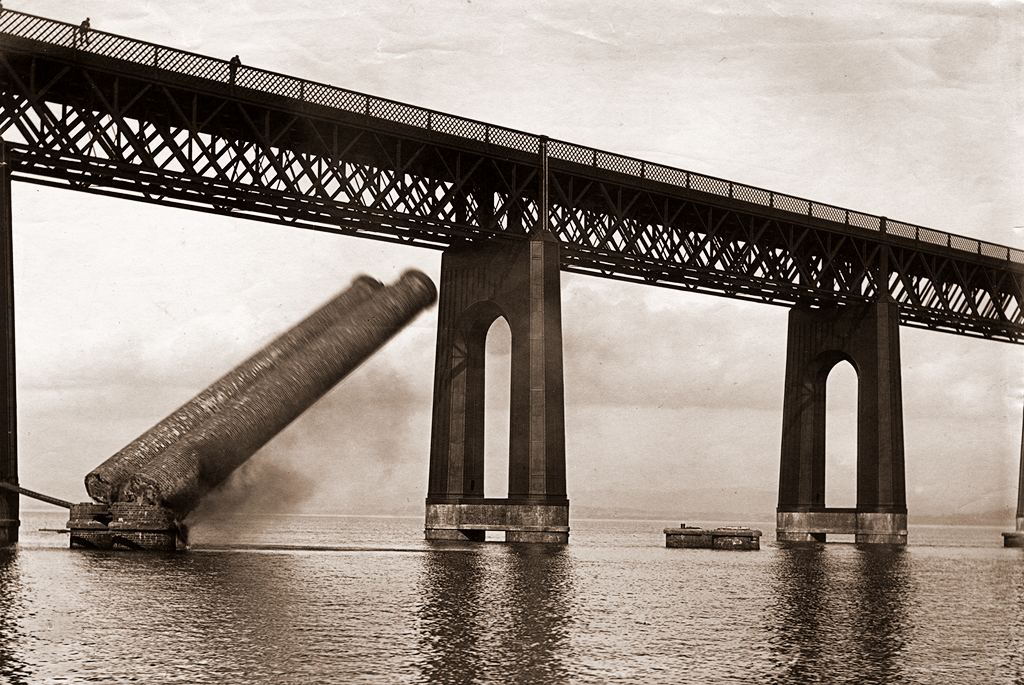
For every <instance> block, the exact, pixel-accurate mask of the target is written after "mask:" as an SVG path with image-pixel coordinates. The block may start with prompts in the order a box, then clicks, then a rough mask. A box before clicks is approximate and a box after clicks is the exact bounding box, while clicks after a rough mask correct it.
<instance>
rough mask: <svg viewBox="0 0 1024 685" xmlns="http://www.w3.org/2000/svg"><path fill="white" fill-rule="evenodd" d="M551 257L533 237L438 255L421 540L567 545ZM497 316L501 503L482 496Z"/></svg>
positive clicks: (557, 316)
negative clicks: (503, 472)
mask: <svg viewBox="0 0 1024 685" xmlns="http://www.w3.org/2000/svg"><path fill="white" fill-rule="evenodd" d="M558 251H559V246H558V243H557V241H556V240H555V238H554V236H552V235H551V234H550V233H549V232H547V231H540V232H538V233H537V234H535V235H534V237H533V238H531V240H529V241H524V242H521V243H513V244H500V245H487V246H483V247H480V246H457V247H451V248H449V249H448V250H446V251H445V253H444V255H443V256H442V259H441V287H440V295H439V303H438V327H437V357H436V366H435V369H434V406H433V425H432V429H431V441H430V484H429V489H428V492H427V501H426V525H425V534H426V538H427V539H428V540H466V539H469V540H483V539H484V538H485V532H486V531H488V530H492V531H505V540H506V541H507V542H543V543H565V542H568V540H569V500H568V498H567V497H566V492H565V404H564V393H563V385H562V314H561V297H560V293H559V287H560V278H559V268H558V266H559V261H558V260H559V257H558ZM498 317H504V318H505V320H506V321H507V322H508V325H509V328H510V329H511V332H512V368H511V396H510V400H511V407H510V415H509V419H510V420H509V469H508V498H507V499H494V498H491V499H485V498H484V343H485V340H486V336H487V330H488V329H489V328H490V326H491V324H492V323H493V322H494V321H495V320H496V319H497V318H498Z"/></svg>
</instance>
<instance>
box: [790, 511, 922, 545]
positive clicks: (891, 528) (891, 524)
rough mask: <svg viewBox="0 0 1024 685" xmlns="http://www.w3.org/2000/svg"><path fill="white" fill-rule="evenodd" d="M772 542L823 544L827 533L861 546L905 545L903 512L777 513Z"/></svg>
mask: <svg viewBox="0 0 1024 685" xmlns="http://www.w3.org/2000/svg"><path fill="white" fill-rule="evenodd" d="M775 531H776V532H775V539H776V540H778V541H779V542H827V535H828V534H829V533H833V534H837V535H854V536H855V537H854V541H855V542H857V543H862V544H883V545H905V544H907V515H906V514H905V513H889V512H868V511H857V510H856V509H824V510H821V511H802V512H798V511H780V512H778V513H776V515H775Z"/></svg>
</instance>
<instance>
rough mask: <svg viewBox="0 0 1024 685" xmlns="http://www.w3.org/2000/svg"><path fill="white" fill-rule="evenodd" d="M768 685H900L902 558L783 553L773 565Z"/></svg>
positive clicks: (798, 549) (803, 550)
mask: <svg viewBox="0 0 1024 685" xmlns="http://www.w3.org/2000/svg"><path fill="white" fill-rule="evenodd" d="M772 571H773V575H774V583H773V587H772V591H773V597H772V603H771V609H770V610H769V611H768V612H767V615H768V617H769V622H770V626H771V632H772V634H771V638H770V643H771V648H772V650H773V652H774V653H775V656H776V662H777V663H778V664H779V666H780V672H778V673H777V674H776V675H775V677H774V679H773V682H777V683H820V682H823V681H827V680H830V679H831V680H834V679H835V676H837V675H838V674H843V675H844V676H845V677H846V678H849V679H851V681H852V682H858V683H892V682H901V679H902V675H903V674H901V670H900V654H901V652H902V651H903V649H904V647H905V646H906V643H907V640H908V633H909V630H910V629H911V627H912V626H911V625H910V623H909V619H908V613H907V606H908V604H909V603H910V602H911V601H912V598H911V595H912V585H911V581H910V578H909V573H908V557H907V552H906V550H904V549H900V548H895V547H878V548H873V547H869V546H858V547H857V548H855V549H850V548H849V547H846V548H838V549H837V548H835V547H826V546H824V545H807V546H793V547H782V548H779V549H778V550H777V553H776V556H775V559H774V562H773V564H772Z"/></svg>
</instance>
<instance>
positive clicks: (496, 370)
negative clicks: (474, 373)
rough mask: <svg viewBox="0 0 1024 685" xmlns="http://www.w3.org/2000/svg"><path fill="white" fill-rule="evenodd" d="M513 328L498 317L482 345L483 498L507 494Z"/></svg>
mask: <svg viewBox="0 0 1024 685" xmlns="http://www.w3.org/2000/svg"><path fill="white" fill-rule="evenodd" d="M511 388H512V330H511V329H510V328H509V326H508V322H507V321H505V318H504V317H501V316H499V317H498V318H497V319H495V320H494V323H492V324H491V327H490V328H489V329H488V330H487V339H486V342H485V345H484V497H497V498H505V497H508V458H509V454H508V449H509V447H508V445H509V429H510V418H509V417H510V415H511Z"/></svg>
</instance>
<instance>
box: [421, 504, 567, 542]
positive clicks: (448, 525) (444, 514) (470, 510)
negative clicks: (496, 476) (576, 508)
mask: <svg viewBox="0 0 1024 685" xmlns="http://www.w3.org/2000/svg"><path fill="white" fill-rule="evenodd" d="M424 528H425V531H424V532H425V534H426V539H427V540H473V541H483V540H484V538H485V534H486V532H487V531H489V530H490V531H505V542H540V543H553V544H564V543H566V542H568V541H569V503H568V501H566V502H565V503H563V504H531V503H525V502H520V503H517V502H510V501H509V500H496V499H487V500H481V501H479V502H461V503H458V504H427V517H426V525H425V526H424Z"/></svg>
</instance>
